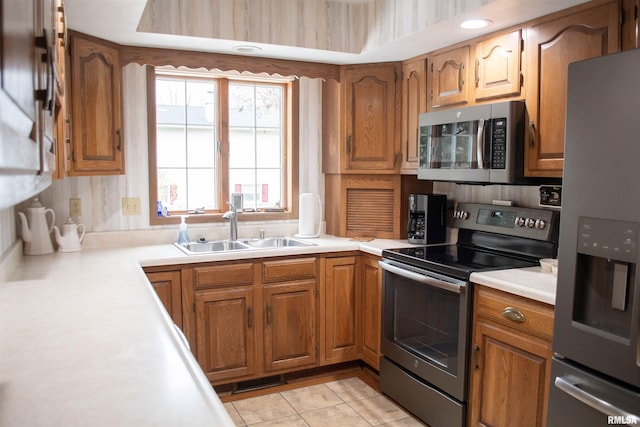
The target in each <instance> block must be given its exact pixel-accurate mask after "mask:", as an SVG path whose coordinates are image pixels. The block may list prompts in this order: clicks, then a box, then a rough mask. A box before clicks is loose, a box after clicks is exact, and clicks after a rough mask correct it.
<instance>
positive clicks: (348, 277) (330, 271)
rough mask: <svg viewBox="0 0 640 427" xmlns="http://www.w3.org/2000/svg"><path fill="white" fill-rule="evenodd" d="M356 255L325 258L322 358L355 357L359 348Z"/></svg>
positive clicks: (360, 329)
mask: <svg viewBox="0 0 640 427" xmlns="http://www.w3.org/2000/svg"><path fill="white" fill-rule="evenodd" d="M357 272H358V257H355V256H352V257H340V258H327V260H326V264H325V291H324V292H325V308H324V310H325V313H324V321H325V328H324V329H325V336H324V358H325V361H329V362H331V363H336V362H344V361H347V360H357V359H359V358H360V349H361V347H362V344H361V343H362V314H361V312H362V303H361V302H362V295H361V294H362V293H361V287H360V283H359V281H358V273H357Z"/></svg>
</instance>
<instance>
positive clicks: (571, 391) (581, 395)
mask: <svg viewBox="0 0 640 427" xmlns="http://www.w3.org/2000/svg"><path fill="white" fill-rule="evenodd" d="M569 378H570V377H556V379H555V381H554V383H555V385H556V387H558V388H559V389H560V390H562V391H563V392H565V393H567V394H568V395H569V396H571V397H573V398H575V399H577V400H579V401H581V402H582V403H584V404H586V405H588V406H590V407H592V408H593V409H595V410H596V411H598V412H601V413H603V414H604V415H618V416H622V417H626V418H627V419H636V420H640V416H638V415H635V414H632V413H630V412H627V411H625V410H624V409H620V408H618V407H617V406H615V405H612V404H611V403H609V402H607V401H606V400H603V399H600V398H598V397H596V396H594V395H592V394H590V393H588V392H586V391H585V390H583V389H581V388H579V387H578V386H577V385H576V384H573V382H572V381H570V380H569ZM574 382H575V381H574Z"/></svg>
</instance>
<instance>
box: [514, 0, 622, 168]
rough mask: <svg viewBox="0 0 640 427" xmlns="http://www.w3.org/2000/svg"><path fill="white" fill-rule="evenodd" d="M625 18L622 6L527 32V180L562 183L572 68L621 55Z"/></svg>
mask: <svg viewBox="0 0 640 427" xmlns="http://www.w3.org/2000/svg"><path fill="white" fill-rule="evenodd" d="M619 16H620V12H619V9H618V2H617V1H616V2H611V3H607V4H604V5H601V6H597V7H593V8H591V9H586V10H582V9H580V11H578V12H575V13H573V14H569V15H563V16H561V17H559V18H557V19H553V20H551V21H543V22H540V23H533V24H532V25H531V26H530V27H529V28H528V29H527V38H526V47H525V52H527V53H526V55H527V59H526V60H527V72H528V75H527V76H525V77H526V78H525V80H526V82H527V86H526V93H527V100H526V103H527V112H528V114H529V131H528V132H527V136H526V145H527V146H526V149H525V150H526V151H525V175H527V176H540V177H562V168H563V160H564V125H565V109H566V101H567V70H568V65H569V64H570V63H572V62H575V61H580V60H583V59H587V58H593V57H597V56H602V55H606V54H608V53H612V52H617V51H618V50H619V49H620V17H619Z"/></svg>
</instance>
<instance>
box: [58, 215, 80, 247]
mask: <svg viewBox="0 0 640 427" xmlns="http://www.w3.org/2000/svg"><path fill="white" fill-rule="evenodd" d="M62 229H63V230H64V234H61V233H60V230H58V227H56V226H55V225H54V226H53V233H54V235H55V236H56V242H57V243H58V252H78V251H80V250H81V249H82V246H80V243H82V239H83V238H84V232H85V227H84V224H76V223H75V222H73V219H71V218H69V219H67V222H65V223H64V224H63V225H62Z"/></svg>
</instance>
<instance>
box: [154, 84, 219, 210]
mask: <svg viewBox="0 0 640 427" xmlns="http://www.w3.org/2000/svg"><path fill="white" fill-rule="evenodd" d="M216 90H217V84H216V82H215V81H214V80H211V81H205V80H200V79H189V78H186V77H166V78H162V77H159V78H157V79H156V114H157V123H158V125H157V132H156V133H157V142H156V151H157V161H158V194H160V195H161V200H162V202H163V204H164V205H165V206H167V208H168V209H169V210H170V211H171V210H189V209H195V208H200V207H203V206H204V207H206V208H209V209H212V208H216V200H217V198H216V187H217V184H216V171H215V169H216V128H215V123H216V117H215V113H216V108H215V101H216V96H217V95H216ZM168 168H171V169H168Z"/></svg>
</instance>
